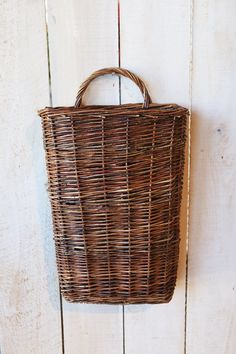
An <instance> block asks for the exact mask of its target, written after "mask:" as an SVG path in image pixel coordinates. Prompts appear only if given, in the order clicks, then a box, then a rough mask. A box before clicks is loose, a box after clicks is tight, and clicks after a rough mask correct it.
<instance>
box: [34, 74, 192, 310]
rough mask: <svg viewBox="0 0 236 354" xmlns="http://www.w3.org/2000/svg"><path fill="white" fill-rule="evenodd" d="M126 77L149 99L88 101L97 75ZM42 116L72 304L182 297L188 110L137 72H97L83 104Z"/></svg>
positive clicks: (63, 274) (60, 257) (64, 282)
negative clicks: (156, 97) (178, 290)
mask: <svg viewBox="0 0 236 354" xmlns="http://www.w3.org/2000/svg"><path fill="white" fill-rule="evenodd" d="M113 73H115V74H118V75H123V76H125V77H128V78H130V79H131V80H133V81H134V82H135V83H136V84H137V85H138V87H139V88H140V90H141V92H142V94H143V97H144V103H143V104H124V105H117V106H82V104H81V101H82V96H83V93H84V92H85V90H86V89H87V87H88V85H89V84H90V83H91V81H92V80H94V79H95V78H96V77H98V76H100V75H105V74H113ZM39 115H40V116H41V117H42V123H43V132H44V144H45V150H46V160H47V170H48V179H49V193H50V200H51V206H52V215H53V225H54V239H55V245H56V257H57V267H58V273H59V280H60V287H61V291H62V294H63V295H64V297H65V299H66V300H68V301H70V302H88V303H108V304H115V303H116V304H137V303H164V302H168V301H170V299H171V298H172V295H173V292H174V287H175V282H176V274H177V265H178V255H179V215H180V201H181V191H182V178H183V164H184V145H185V140H186V139H185V137H186V122H187V116H188V110H187V109H186V108H183V107H180V106H178V105H175V104H154V103H151V99H150V96H149V93H148V91H147V88H146V87H145V85H144V83H143V82H142V81H141V80H140V79H139V78H138V77H137V76H135V75H134V74H132V73H131V72H129V71H128V70H124V69H121V68H108V69H102V70H98V71H96V72H95V73H94V74H93V75H91V76H90V77H89V78H88V79H87V80H86V81H85V82H84V83H83V84H82V86H81V88H80V90H79V92H78V95H77V99H76V102H75V106H74V107H57V108H45V109H43V110H40V111H39Z"/></svg>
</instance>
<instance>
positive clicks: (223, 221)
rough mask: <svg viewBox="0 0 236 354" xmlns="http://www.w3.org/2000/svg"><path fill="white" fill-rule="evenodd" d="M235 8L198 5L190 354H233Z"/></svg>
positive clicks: (226, 3)
mask: <svg viewBox="0 0 236 354" xmlns="http://www.w3.org/2000/svg"><path fill="white" fill-rule="evenodd" d="M235 17H236V2H235V1H234V0H228V1H213V0H208V1H205V0H204V1H203V0H199V1H196V2H195V6H194V26H193V34H194V37H193V44H194V47H193V49H194V51H193V54H194V55H193V83H192V86H193V89H192V95H193V96H192V97H193V119H192V123H193V124H192V156H191V157H192V158H191V161H192V162H191V164H192V173H191V176H192V177H191V184H190V187H191V189H190V190H191V194H190V202H191V204H190V207H191V208H190V240H189V242H190V243H189V276H188V311H187V353H191V354H205V353H209V354H212V353H214V354H234V353H236V232H235V229H236V222H235V220H236V189H235V179H236V164H235V156H236V111H235V91H236V42H235V37H236V22H235Z"/></svg>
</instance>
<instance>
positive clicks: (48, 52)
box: [44, 0, 65, 354]
mask: <svg viewBox="0 0 236 354" xmlns="http://www.w3.org/2000/svg"><path fill="white" fill-rule="evenodd" d="M44 13H45V31H46V45H47V62H48V89H49V103H50V106H51V107H52V104H53V99H52V76H51V63H50V43H49V28H48V27H49V26H48V1H47V0H44ZM58 289H59V307H60V319H61V321H60V322H61V323H60V325H61V345H62V348H61V349H62V354H65V344H64V322H63V305H62V295H61V292H60V285H59V282H58Z"/></svg>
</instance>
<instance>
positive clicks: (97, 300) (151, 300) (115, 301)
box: [62, 290, 174, 305]
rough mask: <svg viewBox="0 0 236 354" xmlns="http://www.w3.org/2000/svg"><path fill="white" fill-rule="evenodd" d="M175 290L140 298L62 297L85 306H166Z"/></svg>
mask: <svg viewBox="0 0 236 354" xmlns="http://www.w3.org/2000/svg"><path fill="white" fill-rule="evenodd" d="M173 294H174V290H173V291H172V292H171V293H168V295H162V296H160V295H158V296H139V297H128V298H127V297H126V298H121V297H100V296H99V297H98V296H97V297H86V298H85V297H81V298H80V297H75V296H73V295H72V296H71V295H68V294H64V293H63V292H62V295H63V297H64V299H65V300H66V301H67V302H70V303H84V304H105V305H135V304H140V305H141V304H165V303H168V302H170V301H171V299H172V297H173Z"/></svg>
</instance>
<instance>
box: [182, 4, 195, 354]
mask: <svg viewBox="0 0 236 354" xmlns="http://www.w3.org/2000/svg"><path fill="white" fill-rule="evenodd" d="M193 21H194V0H190V23H189V32H190V33H189V34H190V39H189V88H188V91H189V104H188V106H189V107H188V108H189V120H188V151H187V155H188V156H187V163H188V169H187V215H186V217H187V226H186V266H185V268H186V276H185V317H184V354H187V319H188V265H189V223H190V173H191V120H192V81H193V80H192V79H193Z"/></svg>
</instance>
